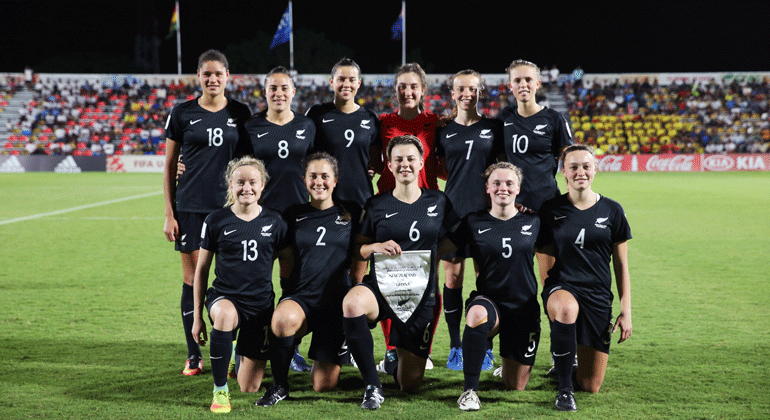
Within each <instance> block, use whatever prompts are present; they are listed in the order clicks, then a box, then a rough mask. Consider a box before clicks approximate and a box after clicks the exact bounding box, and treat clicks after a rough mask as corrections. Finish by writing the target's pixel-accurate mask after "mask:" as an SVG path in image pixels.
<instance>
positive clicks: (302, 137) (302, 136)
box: [297, 130, 305, 140]
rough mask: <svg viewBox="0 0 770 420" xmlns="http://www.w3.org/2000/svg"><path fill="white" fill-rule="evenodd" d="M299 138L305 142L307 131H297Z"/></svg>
mask: <svg viewBox="0 0 770 420" xmlns="http://www.w3.org/2000/svg"><path fill="white" fill-rule="evenodd" d="M297 138H298V139H301V140H304V139H305V130H297Z"/></svg>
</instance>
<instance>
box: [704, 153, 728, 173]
mask: <svg viewBox="0 0 770 420" xmlns="http://www.w3.org/2000/svg"><path fill="white" fill-rule="evenodd" d="M733 165H735V162H734V161H733V158H731V157H730V156H725V155H713V156H708V157H707V158H705V159H703V168H704V169H706V170H709V171H727V170H730V169H732V168H733Z"/></svg>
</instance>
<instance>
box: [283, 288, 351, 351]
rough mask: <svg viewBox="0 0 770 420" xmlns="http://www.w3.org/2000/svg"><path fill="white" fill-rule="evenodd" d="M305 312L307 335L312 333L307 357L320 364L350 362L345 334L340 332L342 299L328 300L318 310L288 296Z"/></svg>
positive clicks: (296, 297)
mask: <svg viewBox="0 0 770 420" xmlns="http://www.w3.org/2000/svg"><path fill="white" fill-rule="evenodd" d="M286 299H289V300H292V301H294V302H296V303H297V304H298V305H299V306H300V307H301V308H302V311H303V312H305V319H306V320H307V333H308V334H310V333H313V338H312V339H311V341H310V350H309V351H308V357H309V358H311V359H313V360H318V361H321V362H329V363H334V364H337V365H342V364H344V363H346V362H347V361H348V360H350V357H349V355H348V348H347V346H346V345H345V333H344V331H343V330H342V297H339V299H330V300H329V301H326V302H324V304H323V305H322V306H321V307H319V308H311V307H309V306H308V305H307V304H306V303H305V302H304V301H303V300H302V298H301V297H298V296H288V297H285V298H282V299H281V302H282V301H284V300H286Z"/></svg>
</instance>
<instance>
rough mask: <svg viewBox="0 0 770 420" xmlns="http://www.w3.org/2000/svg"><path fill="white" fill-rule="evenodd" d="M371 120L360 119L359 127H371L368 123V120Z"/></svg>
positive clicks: (369, 128)
mask: <svg viewBox="0 0 770 420" xmlns="http://www.w3.org/2000/svg"><path fill="white" fill-rule="evenodd" d="M370 121H371V120H361V128H365V129H367V130H371V129H372V127H371V126H370V125H369V122H370Z"/></svg>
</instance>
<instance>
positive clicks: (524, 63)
mask: <svg viewBox="0 0 770 420" xmlns="http://www.w3.org/2000/svg"><path fill="white" fill-rule="evenodd" d="M520 66H529V67H532V68H533V69H535V74H536V75H537V80H540V67H538V66H537V64H535V63H533V62H531V61H527V60H521V59H519V60H515V61H514V62H513V63H511V65H510V66H508V68H507V69H505V72H506V73H508V80H510V79H511V72H512V71H513V69H515V68H516V67H520Z"/></svg>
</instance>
